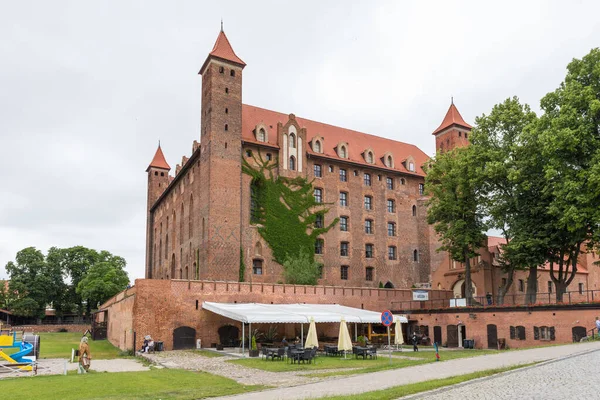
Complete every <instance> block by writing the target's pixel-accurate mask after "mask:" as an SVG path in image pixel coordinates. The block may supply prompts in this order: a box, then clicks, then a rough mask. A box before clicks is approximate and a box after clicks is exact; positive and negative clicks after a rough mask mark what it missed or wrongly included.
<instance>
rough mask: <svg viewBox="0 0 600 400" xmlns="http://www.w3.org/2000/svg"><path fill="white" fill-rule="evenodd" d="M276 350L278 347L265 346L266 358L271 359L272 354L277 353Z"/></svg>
mask: <svg viewBox="0 0 600 400" xmlns="http://www.w3.org/2000/svg"><path fill="white" fill-rule="evenodd" d="M278 351H279V349H278V348H277V347H268V348H267V359H269V357H271V361H273V356H274V355H277V352H278Z"/></svg>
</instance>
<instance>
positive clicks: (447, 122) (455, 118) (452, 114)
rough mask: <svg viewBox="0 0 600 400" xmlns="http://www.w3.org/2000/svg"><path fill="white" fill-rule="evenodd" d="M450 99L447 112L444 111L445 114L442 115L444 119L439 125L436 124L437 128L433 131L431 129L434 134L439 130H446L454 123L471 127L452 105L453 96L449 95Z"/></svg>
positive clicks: (467, 127)
mask: <svg viewBox="0 0 600 400" xmlns="http://www.w3.org/2000/svg"><path fill="white" fill-rule="evenodd" d="M450 101H451V103H450V108H448V112H447V113H446V116H445V117H444V120H443V121H442V123H441V125H440V126H438V128H437V129H436V130H435V131H433V134H434V135H437V134H438V133H440V132H441V131H443V130H446V129H448V128H450V127H452V126H454V125H456V126H460V127H463V128H466V129H471V128H472V126H471V125H469V124H467V123H466V122H465V120H464V119H463V117H462V116H461V115H460V113H459V112H458V109H457V108H456V106H455V105H454V97H451V100H450Z"/></svg>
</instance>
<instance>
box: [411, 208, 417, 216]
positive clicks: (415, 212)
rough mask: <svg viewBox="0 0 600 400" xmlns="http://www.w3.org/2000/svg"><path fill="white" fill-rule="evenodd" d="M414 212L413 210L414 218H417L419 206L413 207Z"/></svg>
mask: <svg viewBox="0 0 600 400" xmlns="http://www.w3.org/2000/svg"><path fill="white" fill-rule="evenodd" d="M412 210H413V217H416V216H417V206H413V207H412Z"/></svg>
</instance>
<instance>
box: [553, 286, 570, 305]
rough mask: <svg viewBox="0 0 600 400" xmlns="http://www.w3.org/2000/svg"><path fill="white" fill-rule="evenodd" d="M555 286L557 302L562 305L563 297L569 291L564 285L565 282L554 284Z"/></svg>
mask: <svg viewBox="0 0 600 400" xmlns="http://www.w3.org/2000/svg"><path fill="white" fill-rule="evenodd" d="M554 286H555V287H556V302H557V303H562V302H563V295H564V294H565V292H566V291H567V286H566V285H565V284H564V282H554Z"/></svg>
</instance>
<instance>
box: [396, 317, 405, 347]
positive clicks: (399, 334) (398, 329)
mask: <svg viewBox="0 0 600 400" xmlns="http://www.w3.org/2000/svg"><path fill="white" fill-rule="evenodd" d="M395 333H396V336H395V337H394V344H395V345H396V346H397V345H400V346H402V345H403V344H404V336H403V335H402V324H401V323H400V318H398V317H396V332H395Z"/></svg>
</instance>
